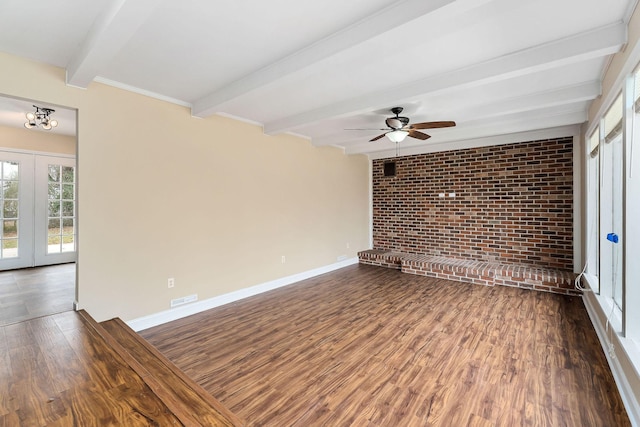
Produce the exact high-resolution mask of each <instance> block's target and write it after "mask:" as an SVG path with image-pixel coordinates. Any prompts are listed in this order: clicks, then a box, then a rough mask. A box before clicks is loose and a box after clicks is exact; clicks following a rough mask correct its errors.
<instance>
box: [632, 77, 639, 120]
mask: <svg viewBox="0 0 640 427" xmlns="http://www.w3.org/2000/svg"><path fill="white" fill-rule="evenodd" d="M633 79H634V84H633V103H634V105H635V110H636V113H640V68H638V69H637V70H636V73H635V74H634V75H633Z"/></svg>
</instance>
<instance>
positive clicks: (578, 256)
mask: <svg viewBox="0 0 640 427" xmlns="http://www.w3.org/2000/svg"><path fill="white" fill-rule="evenodd" d="M582 149H583V144H582V139H581V138H580V128H579V127H576V129H575V130H574V133H573V272H574V273H576V274H577V273H580V272H581V271H582V264H583V262H582V245H581V244H580V242H582V221H583V218H582V215H581V212H582V194H583V193H582V192H583V191H584V189H583V182H582V167H583V165H582Z"/></svg>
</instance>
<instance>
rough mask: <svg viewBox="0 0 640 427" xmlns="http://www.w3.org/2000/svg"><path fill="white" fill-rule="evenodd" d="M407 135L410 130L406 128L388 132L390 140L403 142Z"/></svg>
mask: <svg viewBox="0 0 640 427" xmlns="http://www.w3.org/2000/svg"><path fill="white" fill-rule="evenodd" d="M407 135H409V132H408V131H406V130H400V129H398V130H394V131H392V132H388V133H387V138H389V140H391V142H395V143H398V142H402V141H404V139H405V138H406V137H407Z"/></svg>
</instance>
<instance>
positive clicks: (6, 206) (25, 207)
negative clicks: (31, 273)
mask: <svg viewBox="0 0 640 427" xmlns="http://www.w3.org/2000/svg"><path fill="white" fill-rule="evenodd" d="M75 181H76V177H75V159H73V158H68V157H58V156H48V155H40V154H26V153H14V152H5V151H0V187H2V188H1V190H0V204H1V211H2V212H0V217H1V218H0V220H1V221H2V230H1V231H2V233H1V235H0V242H1V250H0V270H6V269H15V268H25V267H33V266H40V265H51V264H59V263H64V262H73V261H75V260H76V233H77V231H76V230H77V228H76V206H75V205H76V203H75V194H76V188H75Z"/></svg>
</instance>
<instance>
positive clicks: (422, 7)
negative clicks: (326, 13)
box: [191, 0, 490, 117]
mask: <svg viewBox="0 0 640 427" xmlns="http://www.w3.org/2000/svg"><path fill="white" fill-rule="evenodd" d="M488 1H490V0H473V1H470V2H462V3H461V4H464V6H463V7H465V8H466V9H470V8H472V7H475V6H478V5H481V4H484V3H487V2H488ZM451 3H456V2H455V1H454V0H435V1H424V0H405V1H398V2H395V3H393V4H392V5H390V6H388V7H386V8H384V9H381V10H379V11H378V12H376V13H374V14H372V15H369V16H368V17H366V18H364V19H362V20H360V21H359V22H356V23H355V24H353V25H351V26H349V27H347V28H345V29H343V30H341V31H338V32H336V33H334V34H332V35H330V36H328V37H326V38H324V39H321V40H319V41H317V42H316V43H313V44H311V45H310V46H308V47H306V48H304V49H301V50H299V51H297V52H295V53H293V54H292V55H289V56H287V57H285V58H284V59H281V60H279V61H276V62H274V63H272V64H270V65H268V66H266V67H264V68H262V69H260V70H258V71H256V72H254V73H251V74H249V75H247V76H245V77H243V78H241V79H239V80H236V81H234V82H232V83H230V84H228V85H225V86H224V87H223V88H221V89H218V90H216V91H214V92H212V93H210V94H208V95H205V96H203V97H202V98H199V99H197V100H196V101H195V102H194V103H193V108H192V112H191V113H192V114H193V115H194V116H196V117H207V116H210V115H212V114H215V113H217V112H218V106H219V105H221V104H223V103H224V102H226V101H229V100H231V99H234V98H237V97H239V96H241V95H243V94H245V93H247V92H250V91H252V90H254V89H257V88H259V87H261V86H264V85H267V84H269V83H272V82H274V81H276V80H278V79H281V78H282V77H284V76H286V75H289V74H292V73H294V72H296V71H299V70H301V69H303V68H305V67H308V66H310V65H313V64H314V63H316V62H318V61H321V60H323V59H325V58H328V57H330V56H332V55H335V54H336V53H339V52H342V51H344V50H346V49H349V48H351V47H353V46H356V45H358V44H360V43H362V42H365V41H367V40H369V39H370V38H372V37H377V36H380V35H381V34H383V33H385V32H387V31H391V30H393V29H396V28H397V27H398V26H401V25H403V24H406V23H407V22H409V21H412V20H414V19H417V18H420V17H422V16H424V15H428V14H430V13H432V12H434V11H435V10H438V9H440V8H442V7H444V6H446V5H448V4H451ZM460 8H461V7H460V6H458V5H456V9H460Z"/></svg>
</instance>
